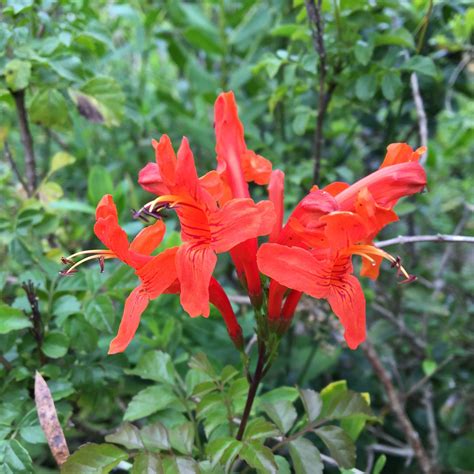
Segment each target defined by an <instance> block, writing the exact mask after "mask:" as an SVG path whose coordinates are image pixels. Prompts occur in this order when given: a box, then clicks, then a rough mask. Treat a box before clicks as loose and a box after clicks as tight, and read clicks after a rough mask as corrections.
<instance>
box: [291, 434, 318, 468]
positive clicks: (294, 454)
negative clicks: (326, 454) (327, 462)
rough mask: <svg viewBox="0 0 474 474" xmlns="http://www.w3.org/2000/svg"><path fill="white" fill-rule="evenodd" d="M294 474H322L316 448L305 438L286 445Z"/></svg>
mask: <svg viewBox="0 0 474 474" xmlns="http://www.w3.org/2000/svg"><path fill="white" fill-rule="evenodd" d="M288 447H289V451H290V456H291V459H292V461H293V467H294V470H295V474H322V473H323V462H322V461H321V453H320V452H319V450H318V448H316V446H314V445H313V443H311V441H309V440H307V439H305V438H299V439H295V440H294V441H291V442H290V443H288Z"/></svg>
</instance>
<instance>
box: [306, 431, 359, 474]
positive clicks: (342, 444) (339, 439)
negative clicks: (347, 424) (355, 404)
mask: <svg viewBox="0 0 474 474" xmlns="http://www.w3.org/2000/svg"><path fill="white" fill-rule="evenodd" d="M314 432H315V433H316V434H317V435H318V436H319V437H320V438H321V439H322V441H323V443H324V444H325V445H326V446H327V448H328V449H329V453H330V454H331V457H332V458H334V459H335V460H336V462H337V464H338V465H339V467H342V468H344V469H350V468H352V467H354V466H355V460H356V452H355V446H354V443H353V442H352V439H351V438H350V437H349V435H348V434H347V433H346V432H345V431H344V430H343V429H342V428H339V426H333V425H327V426H323V427H321V428H318V429H317V430H314Z"/></svg>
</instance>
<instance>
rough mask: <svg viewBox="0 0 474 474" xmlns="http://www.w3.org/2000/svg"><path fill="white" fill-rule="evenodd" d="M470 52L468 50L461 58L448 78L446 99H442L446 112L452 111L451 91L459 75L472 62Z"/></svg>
mask: <svg viewBox="0 0 474 474" xmlns="http://www.w3.org/2000/svg"><path fill="white" fill-rule="evenodd" d="M472 56H473V54H472V50H469V51H468V52H467V53H466V54H465V55H464V57H463V58H462V60H461V62H460V63H459V64H458V65H457V66H456V67H455V68H454V70H453V72H452V73H451V75H450V76H449V79H448V84H447V87H446V97H445V99H444V107H445V109H446V110H447V111H448V112H452V111H453V106H452V103H451V102H452V100H453V90H454V84H456V81H457V80H458V77H459V75H460V74H461V72H462V71H463V70H464V68H465V67H466V66H467V65H468V64H469V63H470V62H471V60H472Z"/></svg>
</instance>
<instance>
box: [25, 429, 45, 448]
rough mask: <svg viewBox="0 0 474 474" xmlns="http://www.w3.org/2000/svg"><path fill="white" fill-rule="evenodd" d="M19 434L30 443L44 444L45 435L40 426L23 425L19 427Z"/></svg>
mask: <svg viewBox="0 0 474 474" xmlns="http://www.w3.org/2000/svg"><path fill="white" fill-rule="evenodd" d="M20 436H21V437H22V439H24V440H25V441H26V442H27V443H30V444H46V443H47V441H46V437H45V436H44V432H43V430H42V428H41V426H39V425H36V426H24V427H23V428H20Z"/></svg>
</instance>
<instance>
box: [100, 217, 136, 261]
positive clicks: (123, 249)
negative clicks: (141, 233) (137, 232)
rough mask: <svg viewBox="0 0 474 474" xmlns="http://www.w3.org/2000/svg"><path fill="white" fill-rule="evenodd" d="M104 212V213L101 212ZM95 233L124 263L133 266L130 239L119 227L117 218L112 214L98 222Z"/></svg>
mask: <svg viewBox="0 0 474 474" xmlns="http://www.w3.org/2000/svg"><path fill="white" fill-rule="evenodd" d="M101 212H102V211H101ZM94 233H95V235H96V236H97V238H98V239H99V240H100V241H101V242H102V243H103V244H104V245H105V246H106V247H107V248H108V249H110V250H112V252H114V253H115V255H117V257H118V258H119V259H120V260H122V262H124V263H126V264H127V265H131V266H133V263H134V262H133V259H132V258H130V253H129V251H128V245H129V244H128V237H127V234H126V233H125V231H124V230H123V229H122V228H121V227H120V226H119V224H118V222H117V218H116V216H114V215H112V214H110V215H108V216H107V217H102V218H100V219H98V220H97V222H96V223H95V225H94Z"/></svg>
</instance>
